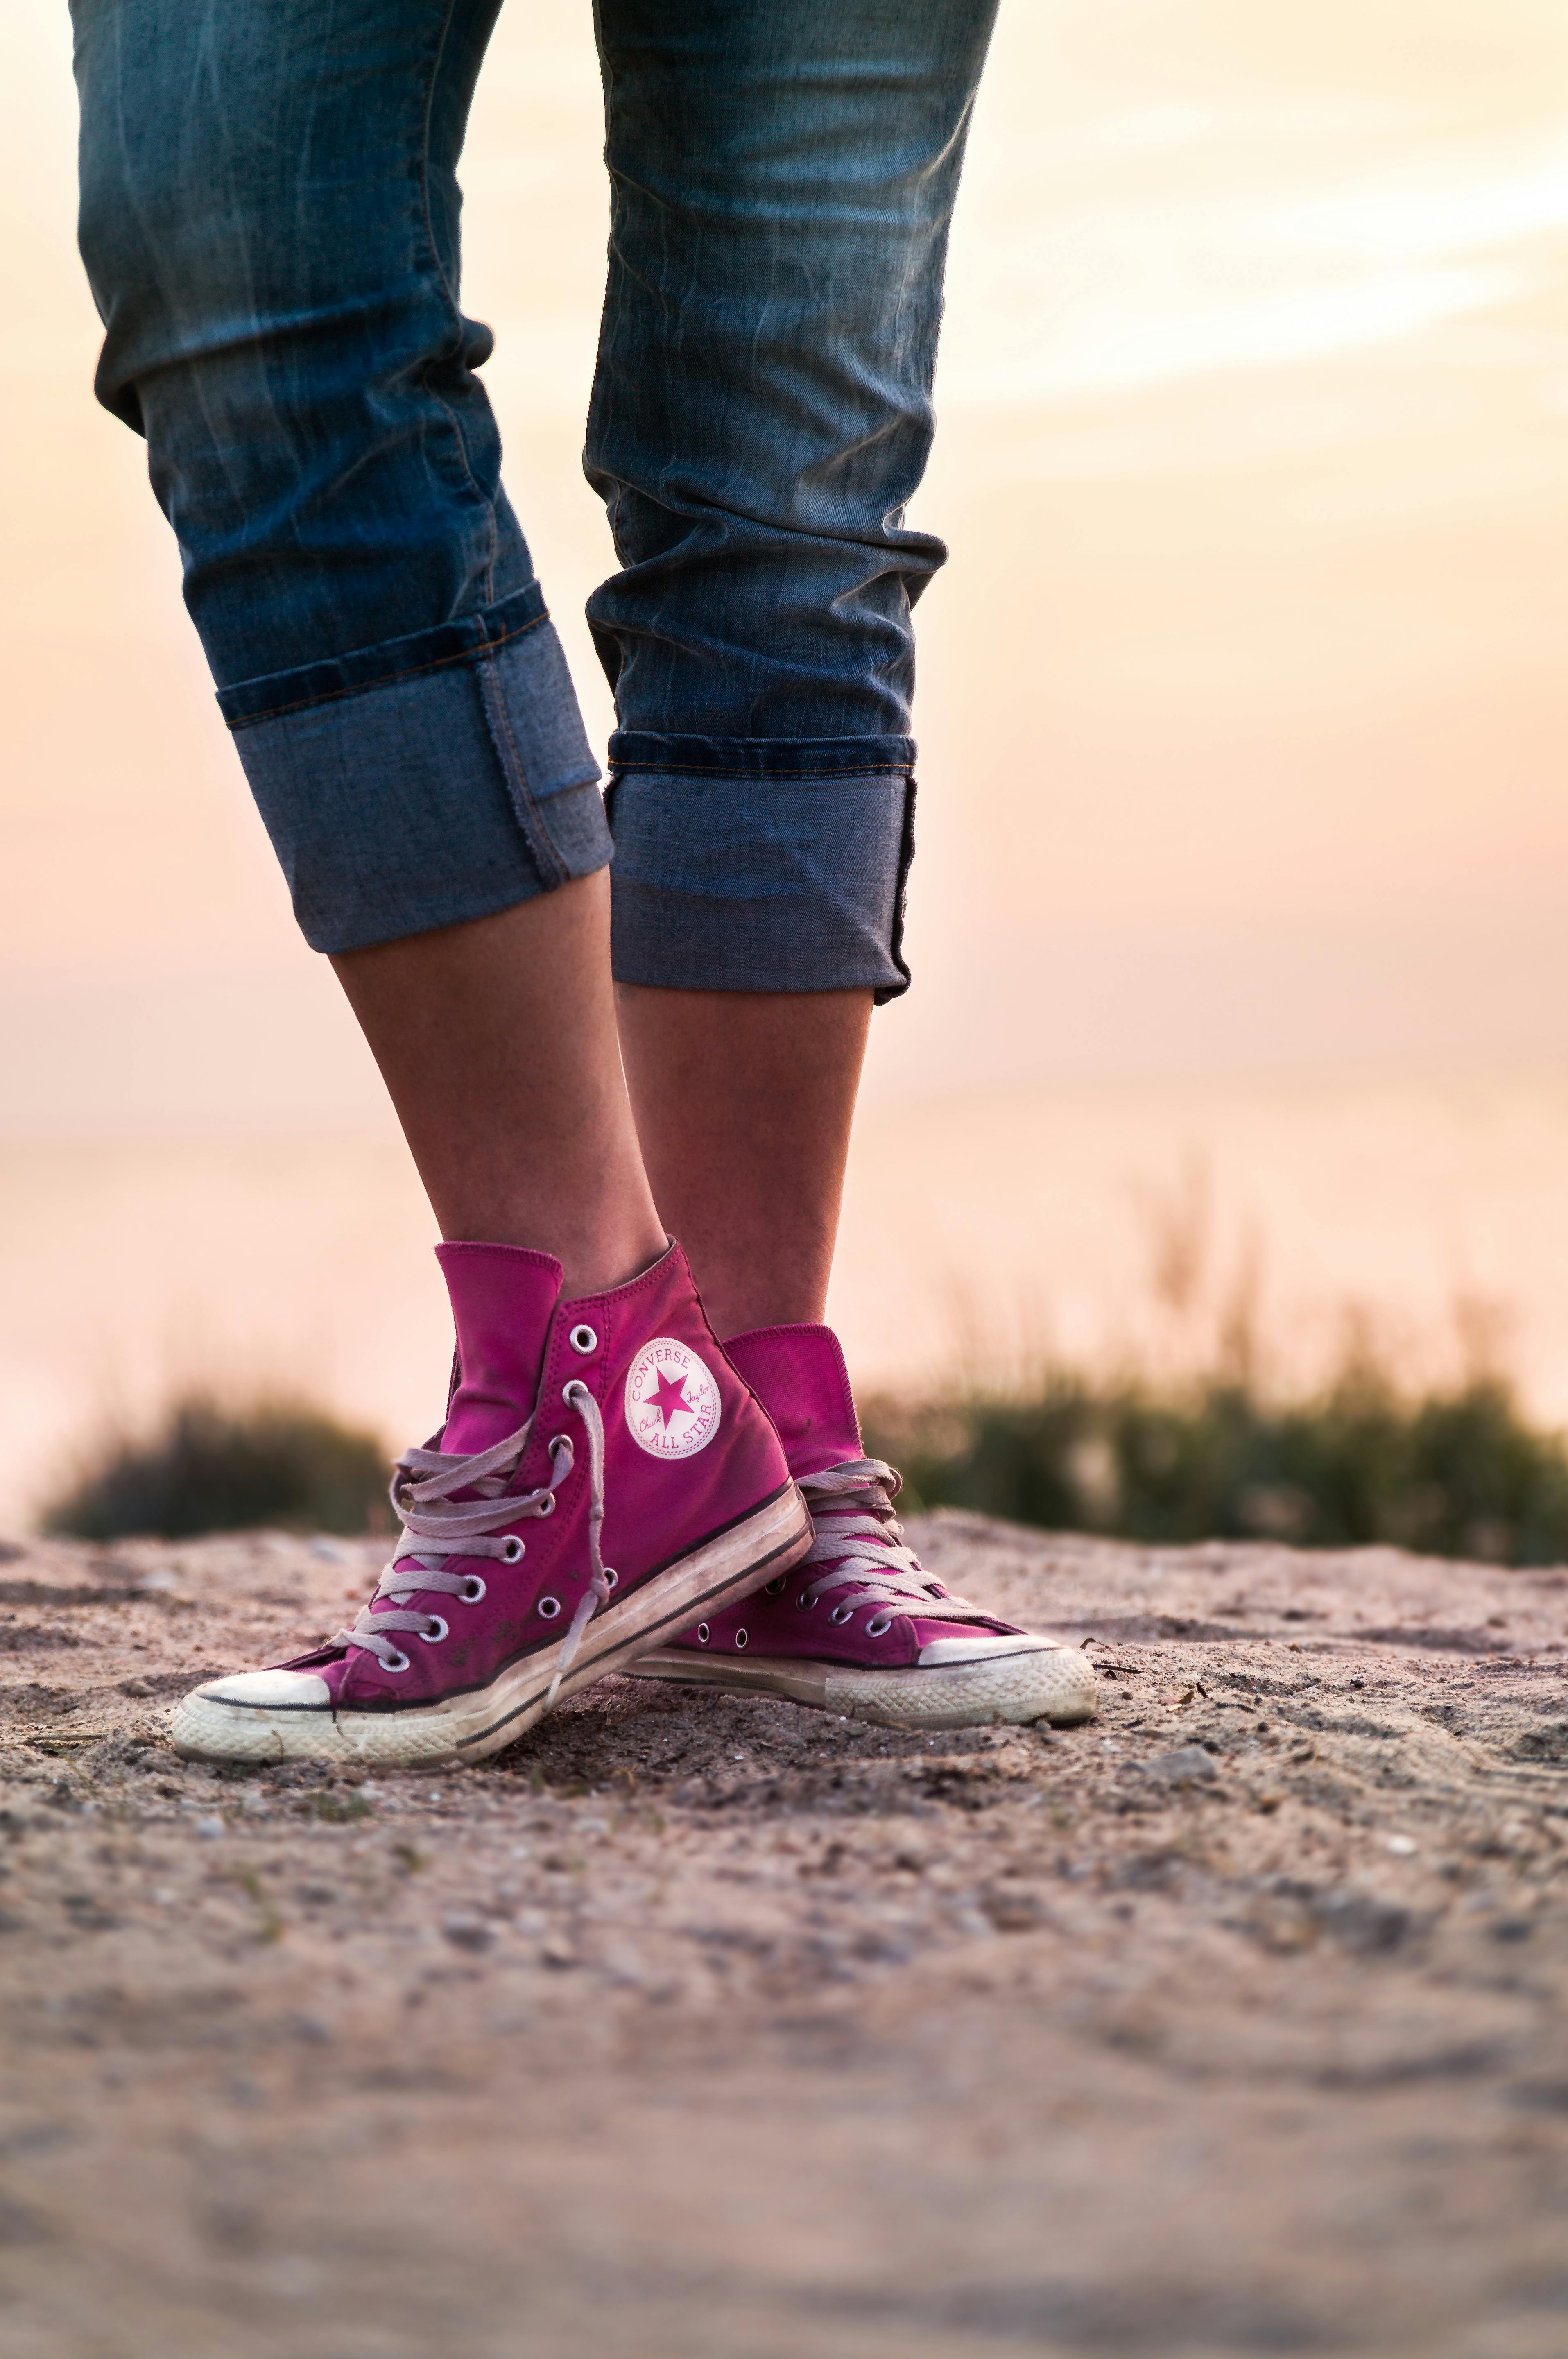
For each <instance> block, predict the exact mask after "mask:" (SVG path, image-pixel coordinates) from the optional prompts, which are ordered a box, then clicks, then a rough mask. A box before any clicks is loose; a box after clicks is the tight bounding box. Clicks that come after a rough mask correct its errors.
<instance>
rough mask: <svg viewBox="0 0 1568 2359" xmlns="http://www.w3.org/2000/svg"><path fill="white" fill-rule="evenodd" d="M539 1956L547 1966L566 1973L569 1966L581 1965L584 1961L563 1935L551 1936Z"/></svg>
mask: <svg viewBox="0 0 1568 2359" xmlns="http://www.w3.org/2000/svg"><path fill="white" fill-rule="evenodd" d="M539 1956H540V1958H541V1960H542V1961H543V1962H544V1963H545V1964H546V1965H547V1966H554V1967H555V1968H556V1969H557V1970H558V1971H561V1972H564V1970H565V1969H566V1968H567V1967H568V1966H575V1965H580V1964H581V1963H582V1960H581V1959H580V1958H579V1957H578V1954H577V1952H576V1951H575V1950H574V1949H573V1948H572V1944H571V1942H570V1941H569V1940H567V1939H566V1937H565V1935H564V1934H562V1933H552V1934H550V1938H549V1940H546V1941H545V1942H544V1943H543V1944H542V1945H541V1947H540V1950H539Z"/></svg>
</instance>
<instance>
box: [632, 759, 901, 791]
mask: <svg viewBox="0 0 1568 2359" xmlns="http://www.w3.org/2000/svg"><path fill="white" fill-rule="evenodd" d="M610 768H611V771H612V773H613V774H614V776H615V777H617V778H619V777H627V776H628V775H630V774H631V773H632V772H633V771H640V772H646V773H648V775H649V776H650V777H663V778H685V777H694V778H744V779H745V780H746V784H747V785H748V786H749V785H751V784H753V783H755V784H757V785H761V784H762V783H763V782H764V781H765V780H766V779H768V778H822V779H833V778H897V777H904V778H908V777H909V775H910V766H909V765H907V764H905V763H903V762H870V763H866V762H857V763H854V764H850V763H844V764H842V765H840V764H835V765H834V766H833V768H832V769H831V770H732V769H727V768H726V767H725V766H724V764H723V763H720V762H612V763H611V765H610Z"/></svg>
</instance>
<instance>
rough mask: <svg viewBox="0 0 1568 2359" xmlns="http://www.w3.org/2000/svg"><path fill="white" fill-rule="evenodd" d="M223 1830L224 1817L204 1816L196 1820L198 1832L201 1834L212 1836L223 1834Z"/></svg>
mask: <svg viewBox="0 0 1568 2359" xmlns="http://www.w3.org/2000/svg"><path fill="white" fill-rule="evenodd" d="M196 1832H197V1833H198V1834H199V1835H205V1836H208V1837H209V1838H210V1837H212V1836H213V1835H221V1834H222V1833H223V1821H222V1819H214V1818H204V1819H198V1820H197V1821H196Z"/></svg>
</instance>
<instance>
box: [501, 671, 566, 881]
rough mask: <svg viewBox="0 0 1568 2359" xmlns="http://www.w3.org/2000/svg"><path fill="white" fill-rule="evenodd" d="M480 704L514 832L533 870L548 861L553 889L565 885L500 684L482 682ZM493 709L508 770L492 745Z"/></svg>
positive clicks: (563, 870)
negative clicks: (524, 846)
mask: <svg viewBox="0 0 1568 2359" xmlns="http://www.w3.org/2000/svg"><path fill="white" fill-rule="evenodd" d="M479 701H480V702H481V704H482V705H483V706H484V708H485V723H486V724H487V725H488V727H489V731H490V742H491V744H492V745H495V751H496V754H497V755H498V756H499V757H500V763H501V772H502V776H503V777H505V778H506V788H507V800H508V801H509V802H510V803H511V806H512V811H513V815H514V817H515V818H516V820H517V832H518V834H519V835H520V836H521V837H522V839H523V842H524V843H526V844H527V845H528V856H529V858H530V859H531V860H532V862H533V864H534V866H535V867H536V868H537V869H539V872H540V874H541V875H543V872H544V869H545V867H546V865H547V861H548V864H549V865H550V867H552V868H553V869H554V870H555V883H556V885H557V886H561V885H564V884H565V882H566V879H567V875H568V870H567V866H566V863H565V861H564V860H562V858H561V853H560V850H559V849H558V847H557V845H556V843H555V839H554V838H553V836H552V835H551V834H550V830H549V828H548V827H547V826H546V825H545V822H544V815H543V813H542V812H541V811H540V810H539V804H538V803H537V801H536V800H535V799H534V795H533V790H532V788H530V787H529V785H528V771H527V770H526V768H525V767H524V766H523V758H522V756H521V755H520V754H519V753H518V751H517V738H516V736H515V735H514V734H513V731H512V716H511V714H510V713H509V712H507V710H506V698H505V697H504V696H503V695H502V693H501V685H500V682H499V681H498V680H497V679H495V677H494V675H493V674H492V675H491V676H490V677H489V678H488V679H481V681H480V683H479ZM494 705H498V706H499V707H500V714H501V726H502V728H503V729H504V730H505V732H506V747H507V750H509V752H510V754H511V757H512V758H511V764H510V766H508V764H507V760H506V753H505V752H503V750H502V748H501V747H500V745H497V744H496V742H495V718H494V715H493V712H492V709H491V708H492V706H494ZM514 771H515V772H516V781H517V782H516V785H515V787H514V785H513V777H512V773H513V772H514ZM519 798H520V799H521V801H522V803H523V804H524V805H526V807H527V810H528V818H529V819H531V820H532V821H533V822H534V825H533V827H531V828H530V826H529V824H528V819H525V817H524V815H523V811H522V810H520V809H519V808H518V800H519ZM536 831H537V833H538V835H539V839H540V841H539V843H536V841H535V832H536ZM541 844H542V851H541ZM548 889H550V888H549V887H548V886H547V890H548Z"/></svg>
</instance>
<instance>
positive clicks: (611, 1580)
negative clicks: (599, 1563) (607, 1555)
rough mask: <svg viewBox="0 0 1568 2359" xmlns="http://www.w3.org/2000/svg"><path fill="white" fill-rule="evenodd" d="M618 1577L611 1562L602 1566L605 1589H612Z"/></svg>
mask: <svg viewBox="0 0 1568 2359" xmlns="http://www.w3.org/2000/svg"><path fill="white" fill-rule="evenodd" d="M620 1577H621V1576H620V1574H619V1573H618V1572H617V1571H615V1566H614V1565H613V1564H607V1565H606V1566H605V1567H604V1586H605V1588H606V1589H614V1587H615V1583H616V1582H617V1581H619V1579H620Z"/></svg>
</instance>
